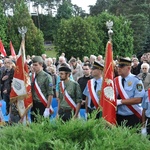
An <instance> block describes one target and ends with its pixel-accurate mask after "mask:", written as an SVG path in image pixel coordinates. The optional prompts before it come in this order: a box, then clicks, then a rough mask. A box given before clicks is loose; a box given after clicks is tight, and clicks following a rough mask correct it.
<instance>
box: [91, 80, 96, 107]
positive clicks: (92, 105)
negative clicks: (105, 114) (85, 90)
mask: <svg viewBox="0 0 150 150" xmlns="http://www.w3.org/2000/svg"><path fill="white" fill-rule="evenodd" d="M96 87H97V81H95V85H94V90H95V92H96ZM90 106H91V108H93V107H94V104H93V101H92V99H91V104H90Z"/></svg>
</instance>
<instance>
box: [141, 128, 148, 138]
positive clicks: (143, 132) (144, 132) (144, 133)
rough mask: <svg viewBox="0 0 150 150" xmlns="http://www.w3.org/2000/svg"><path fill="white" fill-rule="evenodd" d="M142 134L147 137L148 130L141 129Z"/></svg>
mask: <svg viewBox="0 0 150 150" xmlns="http://www.w3.org/2000/svg"><path fill="white" fill-rule="evenodd" d="M141 134H142V135H143V136H146V135H147V130H146V128H142V129H141Z"/></svg>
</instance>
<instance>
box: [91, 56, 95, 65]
mask: <svg viewBox="0 0 150 150" xmlns="http://www.w3.org/2000/svg"><path fill="white" fill-rule="evenodd" d="M95 60H96V56H95V55H90V63H91V65H92V66H93V64H94V61H95Z"/></svg>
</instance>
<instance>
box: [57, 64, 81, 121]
mask: <svg viewBox="0 0 150 150" xmlns="http://www.w3.org/2000/svg"><path fill="white" fill-rule="evenodd" d="M70 74H71V69H70V68H69V67H68V66H67V65H66V66H62V67H60V68H59V75H60V79H61V82H60V86H59V92H58V112H57V116H59V117H60V118H61V119H62V120H63V121H68V120H69V119H71V118H72V117H73V118H77V117H78V113H79V110H80V106H81V102H82V94H81V89H80V86H79V84H78V83H77V82H76V81H73V80H70ZM72 115H73V116H72Z"/></svg>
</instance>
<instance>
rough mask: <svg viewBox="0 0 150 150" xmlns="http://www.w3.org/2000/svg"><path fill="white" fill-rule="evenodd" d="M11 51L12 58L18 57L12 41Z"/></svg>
mask: <svg viewBox="0 0 150 150" xmlns="http://www.w3.org/2000/svg"><path fill="white" fill-rule="evenodd" d="M10 51H11V55H12V56H16V53H15V50H14V47H13V45H12V42H11V41H10Z"/></svg>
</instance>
